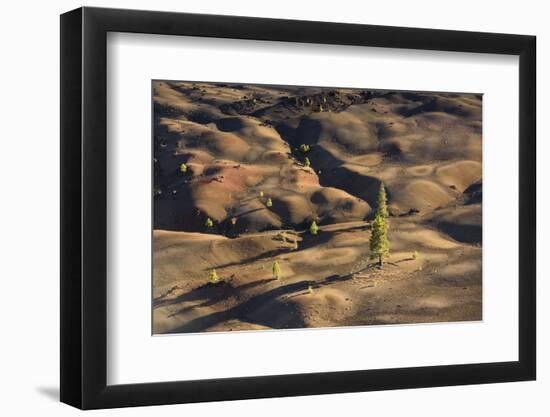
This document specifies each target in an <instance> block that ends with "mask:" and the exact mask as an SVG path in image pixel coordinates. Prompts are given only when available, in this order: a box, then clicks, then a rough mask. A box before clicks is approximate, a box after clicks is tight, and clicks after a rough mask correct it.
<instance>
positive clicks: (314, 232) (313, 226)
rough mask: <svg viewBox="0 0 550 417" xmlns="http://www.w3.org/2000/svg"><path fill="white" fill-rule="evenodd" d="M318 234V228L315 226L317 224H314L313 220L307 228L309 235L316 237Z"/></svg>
mask: <svg viewBox="0 0 550 417" xmlns="http://www.w3.org/2000/svg"><path fill="white" fill-rule="evenodd" d="M318 232H319V227H318V226H317V223H315V220H313V222H311V226H309V233H311V234H312V235H316V234H317V233H318Z"/></svg>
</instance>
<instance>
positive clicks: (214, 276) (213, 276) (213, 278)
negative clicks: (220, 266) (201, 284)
mask: <svg viewBox="0 0 550 417" xmlns="http://www.w3.org/2000/svg"><path fill="white" fill-rule="evenodd" d="M208 279H209V280H210V282H211V283H212V284H217V283H218V282H219V281H220V277H218V274H217V273H216V270H215V269H213V270H212V271H210V274H209V275H208Z"/></svg>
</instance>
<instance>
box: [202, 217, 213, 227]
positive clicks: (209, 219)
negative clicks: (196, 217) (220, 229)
mask: <svg viewBox="0 0 550 417" xmlns="http://www.w3.org/2000/svg"><path fill="white" fill-rule="evenodd" d="M204 225H205V226H206V227H208V228H211V227H213V226H214V222H213V221H212V219H211V218H210V217H209V218H207V219H206V221H205V222H204Z"/></svg>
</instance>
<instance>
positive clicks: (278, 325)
mask: <svg viewBox="0 0 550 417" xmlns="http://www.w3.org/2000/svg"><path fill="white" fill-rule="evenodd" d="M311 284H312V281H300V282H295V283H292V284H288V285H285V286H282V287H278V288H274V289H272V290H269V291H267V292H265V293H263V294H259V295H257V296H255V297H252V298H250V299H249V300H247V301H245V302H244V303H242V304H239V305H237V306H235V307H233V308H230V309H229V310H225V311H219V312H216V313H212V314H208V315H206V316H202V317H198V318H196V319H194V320H191V321H190V322H188V323H186V324H184V325H183V326H180V327H177V328H175V329H172V330H170V331H169V332H167V333H189V332H201V331H204V330H207V329H208V328H209V327H212V326H214V325H216V324H218V323H222V322H224V321H227V320H232V319H240V320H244V321H247V322H249V323H254V324H259V325H263V326H268V327H271V328H274V329H284V328H300V327H305V322H304V319H303V317H302V314H301V312H300V311H299V309H298V308H297V306H295V305H294V304H292V303H285V302H282V301H279V300H277V298H279V297H281V296H283V295H286V294H290V293H294V292H297V291H302V290H306V289H307V288H308V287H309V285H311ZM268 303H271V304H276V305H272V308H270V309H269V310H270V311H271V312H273V311H275V312H277V314H255V315H254V316H251V315H250V312H251V311H256V310H257V309H259V308H260V307H262V306H265V305H266V304H268ZM281 318H284V320H281Z"/></svg>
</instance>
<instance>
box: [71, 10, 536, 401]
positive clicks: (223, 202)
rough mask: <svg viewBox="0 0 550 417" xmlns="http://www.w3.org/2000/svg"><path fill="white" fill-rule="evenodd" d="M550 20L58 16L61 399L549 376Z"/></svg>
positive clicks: (335, 389)
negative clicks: (541, 31) (544, 126)
mask: <svg viewBox="0 0 550 417" xmlns="http://www.w3.org/2000/svg"><path fill="white" fill-rule="evenodd" d="M535 60H536V58H535V37H532V36H524V35H509V34H493V33H474V32H458V31H446V30H431V29H415V28H399V27H385V26H371V25H355V24H340V23H326V22H310V21H291V20H275V19H265V18H251V17H234V16H213V15H196V14H184V13H167V12H150V11H135V10H115V9H99V8H80V9H77V10H74V11H71V12H68V13H66V14H63V15H62V16H61V191H62V193H61V194H62V196H61V220H62V221H61V401H63V402H65V403H67V404H70V405H73V406H75V407H79V408H82V409H93V408H111V407H125V406H139V405H155V404H174V403H188V402H200V401H218V400H234V399H247V398H263V397H278V396H297V395H313V394H326V393H342V392H357V391H371V390H372V391H373V390H387V389H400V388H417V387H434V386H445V385H463V384H481V383H495V382H506V381H523V380H533V379H535V375H536V349H535V346H536V330H535V329H536V317H535V309H536V306H535V300H536V297H535V291H536V273H535V247H536V239H535V236H536V233H535V231H536V224H535V219H536V216H535V214H536V213H535V201H536V196H535V171H536V169H535V161H536V158H535V153H536V149H535V105H536V97H535V67H536V65H535Z"/></svg>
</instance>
